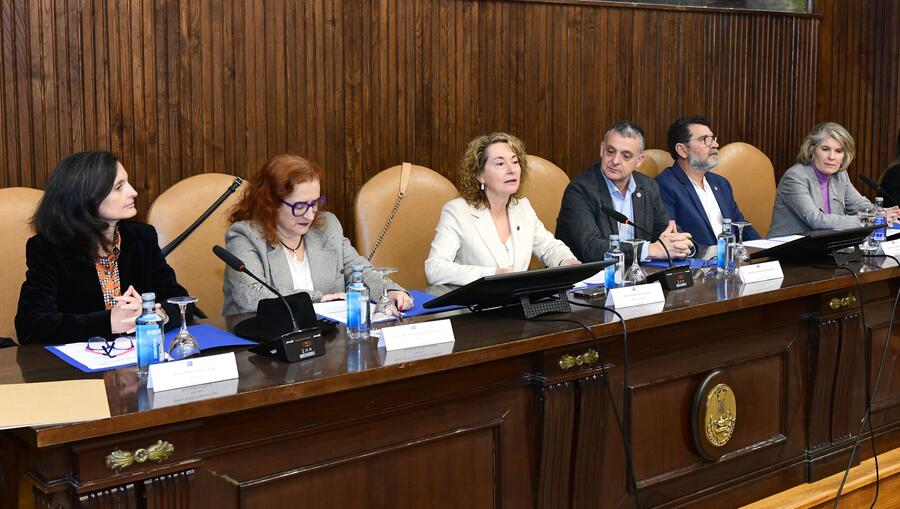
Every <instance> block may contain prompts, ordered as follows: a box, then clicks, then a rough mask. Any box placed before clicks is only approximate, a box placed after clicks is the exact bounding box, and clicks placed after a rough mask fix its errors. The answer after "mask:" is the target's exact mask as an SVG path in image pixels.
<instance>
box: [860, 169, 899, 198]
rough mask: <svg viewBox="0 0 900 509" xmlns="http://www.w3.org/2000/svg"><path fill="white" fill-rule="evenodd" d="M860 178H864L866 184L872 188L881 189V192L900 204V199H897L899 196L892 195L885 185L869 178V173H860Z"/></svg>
mask: <svg viewBox="0 0 900 509" xmlns="http://www.w3.org/2000/svg"><path fill="white" fill-rule="evenodd" d="M859 178H860V179H862V181H863V182H865V183H866V185H867V186H869V187H871V188H872V189H874V190H876V191H881V194H883V195H885V196H887V197H888V198H889V199H890V200H891V201H892V202H894V203H896V204H900V200H897V198H895V197H894V196H892V195H891V193H889V192H887V191H885V190H884V188H883V187H881V186H880V185H878V182H875V181H874V180H872V179H871V178H869V176H868V175H860V176H859Z"/></svg>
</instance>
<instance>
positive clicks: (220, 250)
mask: <svg viewBox="0 0 900 509" xmlns="http://www.w3.org/2000/svg"><path fill="white" fill-rule="evenodd" d="M212 250H213V253H215V254H216V256H218V257H219V259H220V260H222V261H223V262H225V265H228V266H229V267H231V268H232V269H234V270H236V271H238V272H243V273H244V274H247V275H248V276H250V277H252V278H253V279H255V280H257V281H259V283H260V284H261V285H263V286H265V287H266V288H268V289H269V291H270V292H272V293H274V294H275V295H277V296H278V298H279V299H281V302H284V307H286V308H287V310H288V314H289V315H290V316H291V323H292V324H294V330H293V331H292V332H297V331H299V330H300V327H299V325H297V319H296V318H294V311H293V310H291V306H290V305H288V302H287V300H285V298H284V295H281V293H280V292H279V291H278V290H276V289H275V288H274V287H272V286H271V285H269V283H266V282H265V281H263V280H262V279H260V278H259V277H258V276H257V275H256V274H254V273H252V272H250V271H249V270H247V266H246V265H244V262H242V261H241V259H240V258H238V257H237V256H234V255H233V254H231V253H229V252H228V251H227V250H226V249H225V248H224V247H222V246H213V248H212Z"/></svg>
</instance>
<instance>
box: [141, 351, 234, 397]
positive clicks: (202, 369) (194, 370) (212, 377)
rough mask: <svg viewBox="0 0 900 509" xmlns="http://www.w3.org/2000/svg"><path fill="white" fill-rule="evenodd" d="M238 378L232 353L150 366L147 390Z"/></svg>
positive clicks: (175, 387) (163, 389)
mask: <svg viewBox="0 0 900 509" xmlns="http://www.w3.org/2000/svg"><path fill="white" fill-rule="evenodd" d="M237 377H238V369H237V360H236V359H235V357H234V352H228V353H223V354H220V355H211V356H209V357H196V358H192V359H184V360H180V361H175V362H163V363H160V364H151V365H150V375H149V377H148V380H147V388H148V389H153V391H154V392H161V391H168V390H171V389H180V388H182V387H190V386H192V385H201V384H208V383H211V382H219V381H222V380H231V379H232V378H237Z"/></svg>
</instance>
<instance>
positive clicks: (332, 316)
mask: <svg viewBox="0 0 900 509" xmlns="http://www.w3.org/2000/svg"><path fill="white" fill-rule="evenodd" d="M313 309H314V310H315V311H316V314H317V315H319V316H321V317H322V318H327V319H329V320H333V321H335V322H340V323H342V324H344V325H347V301H345V300H331V301H328V302H316V303H315V304H313ZM369 316H371V317H372V323H379V322H387V321H390V320H394V319H395V317H393V316H386V315H384V314H382V313H376V312H375V304H372V303H371V302H370V303H369Z"/></svg>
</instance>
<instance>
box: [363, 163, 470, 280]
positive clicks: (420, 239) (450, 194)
mask: <svg viewBox="0 0 900 509" xmlns="http://www.w3.org/2000/svg"><path fill="white" fill-rule="evenodd" d="M409 168H410V170H409V180H408V181H407V186H406V193H405V195H404V197H403V200H401V202H400V206H399V208H398V209H397V213H396V214H395V215H394V219H393V222H392V223H391V226H390V228H388V230H387V232H386V233H385V235H384V239H383V240H382V243H381V245H380V246H379V247H378V250H377V251H376V252H375V255H374V256H373V257H372V264H373V265H375V266H376V267H396V268H398V269H400V270H399V271H398V272H396V273H395V274H392V275H391V276H390V277H391V279H393V280H394V281H395V282H396V283H397V284H399V285H401V286H403V287H405V288H408V289H417V288H424V287H425V286H426V285H427V284H428V282H427V280H426V279H425V259H426V258H428V252H429V251H430V249H431V241H432V240H433V239H434V229H435V227H437V223H438V219H439V218H440V216H441V207H443V206H444V204H445V203H447V202H448V201H450V200H452V199H453V198H455V197H456V196H458V194H459V193H458V192H457V191H456V186H454V185H453V183H451V182H450V181H449V180H447V179H446V178H445V177H444V176H443V175H441V174H439V173H437V172H435V171H433V170H430V169H428V168H425V167H424V166H416V165H409ZM402 169H403V165H397V166H393V167H391V168H388V169H386V170H383V171H381V172H379V173H378V174H377V175H375V176H374V177H372V178H371V179H369V181H368V182H366V183H365V184H364V185H363V186H362V189H360V190H359V193H358V194H357V195H356V203H355V216H356V218H355V220H356V223H355V224H356V242H355V247H356V249H357V250H358V251H359V254H360V255H362V256H368V255H369V253H370V252H371V251H372V248H374V247H375V244H376V243H377V242H378V238H379V236H380V235H381V232H382V231H383V230H384V226H385V224H386V223H387V220H388V218H389V217H390V215H391V210H393V208H394V204H395V203H396V202H397V194H398V193H399V191H400V178H401V173H402Z"/></svg>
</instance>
